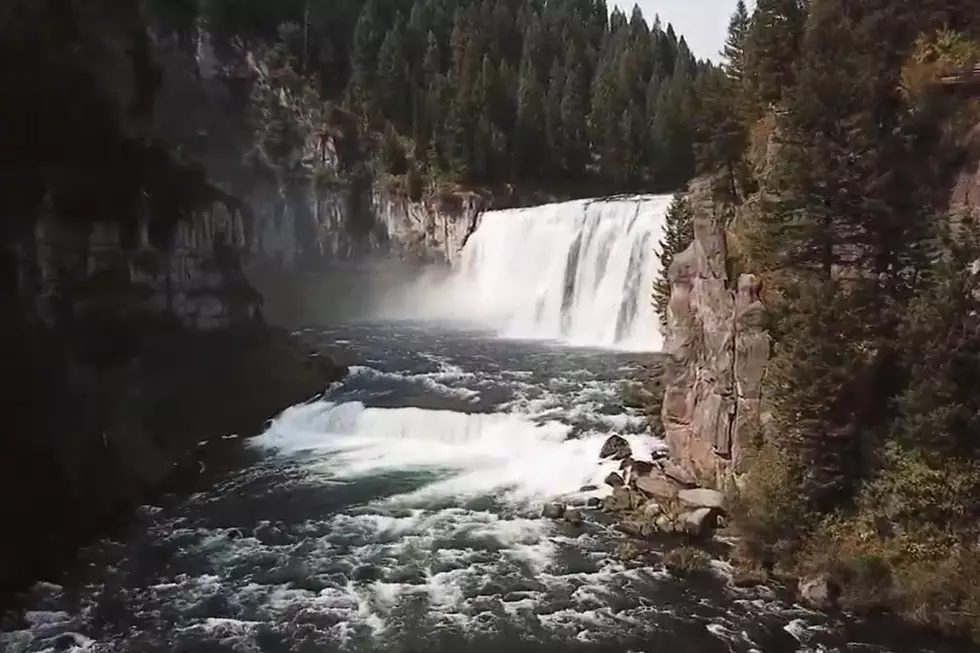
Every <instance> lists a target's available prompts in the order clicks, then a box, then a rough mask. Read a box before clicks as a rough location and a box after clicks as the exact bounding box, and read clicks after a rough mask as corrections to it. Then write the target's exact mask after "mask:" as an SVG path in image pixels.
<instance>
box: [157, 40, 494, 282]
mask: <svg viewBox="0 0 980 653" xmlns="http://www.w3.org/2000/svg"><path fill="white" fill-rule="evenodd" d="M154 54H155V57H156V59H157V60H158V61H159V62H160V64H161V71H162V72H161V91H160V93H159V94H158V96H157V99H156V106H157V111H156V115H157V116H159V119H158V120H157V121H156V123H155V126H154V131H155V133H156V134H157V135H158V136H159V137H160V138H162V139H164V140H166V141H168V142H172V143H176V144H179V145H180V147H181V148H182V150H183V151H186V152H187V153H189V154H190V155H191V156H193V158H194V159H195V160H196V161H200V162H201V163H202V164H203V165H204V167H205V169H206V170H207V172H208V176H209V178H210V179H212V180H213V181H214V182H215V183H216V184H217V185H218V186H220V187H221V188H223V189H224V190H226V191H228V192H229V193H231V194H233V195H235V196H236V197H239V198H241V199H242V200H243V201H245V202H246V204H248V205H249V207H250V209H251V211H250V220H251V224H250V229H251V231H252V232H253V233H254V234H255V236H256V237H255V239H254V240H253V241H252V243H251V251H252V253H254V254H255V255H257V256H260V257H263V258H266V259H269V260H272V261H276V262H279V263H281V264H282V266H283V267H286V268H288V269H303V270H311V269H317V268H322V267H324V266H325V265H329V264H330V263H332V262H336V261H345V260H351V259H365V258H370V257H372V256H379V255H380V256H394V257H396V258H403V259H411V260H421V261H427V262H443V263H447V262H448V263H452V262H454V261H455V259H456V257H457V256H458V254H459V252H460V250H461V249H462V245H463V243H464V242H465V240H466V238H467V236H468V234H469V233H471V232H472V231H473V230H474V229H475V227H476V221H477V220H478V218H479V215H480V214H481V213H482V211H483V209H484V208H485V207H486V205H487V202H486V201H485V200H484V199H483V198H482V197H481V196H479V195H476V194H474V193H468V192H436V191H435V190H434V189H422V192H421V193H417V195H416V196H415V197H414V198H410V197H409V193H408V191H407V189H405V188H404V186H403V185H400V184H399V183H392V179H386V178H384V175H382V174H381V173H380V172H379V170H378V169H377V168H378V166H377V154H378V151H379V149H380V147H381V144H380V143H379V137H378V136H377V135H376V134H371V133H367V132H365V131H364V130H363V126H362V125H361V124H360V122H359V121H358V120H356V119H355V118H354V117H353V116H351V115H349V114H347V113H346V112H344V111H343V110H341V109H339V108H337V107H335V106H333V105H331V104H329V103H327V104H324V103H323V101H322V100H321V99H320V98H319V97H317V96H316V93H315V92H314V91H313V90H312V88H311V87H310V85H309V82H307V81H306V80H303V79H302V78H301V77H299V76H298V75H297V74H296V73H295V72H294V71H293V70H292V68H291V66H290V64H289V63H288V62H287V61H286V59H285V56H284V54H283V52H282V51H281V49H278V48H269V47H263V46H258V45H254V46H252V47H250V48H245V47H242V46H223V47H216V46H214V45H212V39H211V37H210V35H209V34H208V33H207V32H206V31H203V30H198V32H197V33H196V35H195V38H194V39H193V42H192V43H188V42H187V41H186V40H185V39H181V38H178V37H177V36H170V35H157V36H156V37H155V39H154Z"/></svg>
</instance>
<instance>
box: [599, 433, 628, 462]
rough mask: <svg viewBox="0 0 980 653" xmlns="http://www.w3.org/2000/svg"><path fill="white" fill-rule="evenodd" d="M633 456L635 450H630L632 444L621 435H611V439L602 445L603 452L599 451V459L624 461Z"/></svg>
mask: <svg viewBox="0 0 980 653" xmlns="http://www.w3.org/2000/svg"><path fill="white" fill-rule="evenodd" d="M631 455H633V450H632V449H631V448H630V443H629V442H627V441H626V438H624V437H622V436H620V435H610V436H609V439H607V440H606V442H605V444H603V445H602V450H601V451H599V458H612V459H613V460H622V459H624V458H629V457H630V456H631Z"/></svg>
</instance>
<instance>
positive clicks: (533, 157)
mask: <svg viewBox="0 0 980 653" xmlns="http://www.w3.org/2000/svg"><path fill="white" fill-rule="evenodd" d="M196 4H197V3H188V2H187V1H186V0H169V1H168V0H151V5H152V6H153V8H154V11H153V12H152V15H153V17H154V22H155V24H156V26H157V28H158V29H160V30H162V31H172V30H175V29H178V30H180V31H182V32H187V31H188V30H191V29H192V28H193V25H194V23H195V21H196V20H198V19H200V20H201V22H202V23H203V24H205V25H206V26H207V28H208V29H209V30H210V31H211V32H212V34H214V35H215V37H216V38H217V39H218V40H219V41H225V42H229V41H233V40H234V39H241V40H243V41H244V42H245V43H246V44H248V45H249V46H250V47H254V46H256V45H258V44H262V43H264V44H265V45H267V46H277V47H281V48H283V49H284V50H285V51H286V52H287V53H288V55H289V60H290V61H291V64H290V65H291V66H292V68H293V69H294V70H296V71H298V73H299V74H300V76H301V77H304V78H306V77H309V78H311V81H315V88H317V90H318V93H319V94H320V96H321V99H329V100H334V101H341V102H343V103H344V104H345V106H346V107H347V108H349V109H350V110H352V111H353V112H354V113H356V114H357V115H358V116H359V118H360V119H361V121H362V123H363V125H365V126H368V127H369V128H370V129H371V130H374V131H379V132H380V131H383V130H384V128H385V125H386V123H391V124H392V126H393V127H394V128H395V129H396V130H397V131H398V133H399V134H403V135H406V136H408V137H410V138H411V139H412V140H413V141H414V147H411V146H410V148H409V149H414V150H415V151H417V152H420V153H422V152H427V151H429V150H430V149H431V150H432V151H431V156H426V157H421V156H420V157H419V158H420V159H422V158H426V159H428V161H429V166H430V168H432V170H431V171H432V172H433V173H436V174H438V175H439V176H442V177H446V178H449V179H455V180H458V181H462V182H468V183H473V184H486V183H494V184H496V183H501V182H514V181H521V182H523V183H535V182H536V183H539V184H549V185H555V184H561V185H572V184H578V183H582V182H588V183H589V184H590V185H599V184H601V186H602V187H603V188H605V189H608V191H609V192H615V191H630V190H646V191H649V190H657V189H662V190H673V189H676V188H679V187H681V186H682V185H683V184H685V183H686V182H687V181H688V180H689V179H690V178H691V176H692V175H693V174H694V173H695V165H696V157H695V140H696V138H700V137H701V134H702V130H700V128H699V125H701V124H702V123H703V122H704V120H706V119H707V120H712V121H713V120H714V119H715V118H714V116H708V117H702V116H701V114H700V113H699V102H698V101H697V97H696V96H697V94H698V92H699V91H698V88H699V79H700V78H701V77H702V76H703V75H709V74H717V73H718V69H717V68H715V67H714V66H713V65H711V64H709V63H706V62H698V61H697V60H696V59H695V57H694V56H693V55H692V53H691V51H690V49H689V48H688V46H687V44H686V43H685V41H684V39H683V38H679V37H678V36H677V35H676V34H675V32H674V30H673V29H672V28H671V26H669V25H667V26H662V25H660V23H659V21H658V22H656V23H655V24H654V25H653V27H652V28H651V27H650V26H648V25H647V23H646V22H645V21H644V20H643V16H642V13H641V12H640V11H639V10H638V9H637V10H635V11H634V12H633V13H632V14H631V15H630V16H629V18H627V16H626V15H625V14H623V13H622V11H620V10H619V9H614V10H613V12H612V15H610V14H609V12H608V10H607V8H606V4H605V3H604V2H598V1H593V0H588V1H586V2H581V1H580V0H559V1H556V2H548V3H538V2H532V1H531V0H438V1H437V0H370V1H368V2H362V1H361V0H286V1H285V2H278V1H274V0H208V1H207V2H203V3H199V4H200V6H199V8H198V9H197V10H194V7H195V6H196ZM282 129H283V130H285V126H283V127H282ZM705 137H707V138H711V136H710V135H706V136H705ZM279 140H281V141H286V140H288V135H287V134H280V139H279ZM726 147H727V146H726ZM723 149H724V148H723ZM728 149H730V148H728ZM726 151H727V150H726ZM725 161H727V159H726V160H725ZM725 161H721V160H719V162H718V165H719V166H723V165H727V163H726V162H725Z"/></svg>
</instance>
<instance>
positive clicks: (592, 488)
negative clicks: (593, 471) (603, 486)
mask: <svg viewBox="0 0 980 653" xmlns="http://www.w3.org/2000/svg"><path fill="white" fill-rule="evenodd" d="M598 489H599V486H598V485H583V486H582V487H580V488H579V489H578V491H579V492H595V491H596V490H598Z"/></svg>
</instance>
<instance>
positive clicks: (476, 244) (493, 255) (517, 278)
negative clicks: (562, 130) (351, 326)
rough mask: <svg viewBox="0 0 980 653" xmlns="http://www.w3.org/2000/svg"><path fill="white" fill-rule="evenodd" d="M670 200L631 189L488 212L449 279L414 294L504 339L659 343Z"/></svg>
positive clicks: (647, 347) (437, 310) (640, 346)
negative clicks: (657, 307)
mask: <svg viewBox="0 0 980 653" xmlns="http://www.w3.org/2000/svg"><path fill="white" fill-rule="evenodd" d="M670 200H671V196H670V195H633V196H624V197H615V198H609V199H589V200H576V201H572V202H562V203H557V204H545V205H543V206H537V207H533V208H525V209H510V210H504V211H489V212H487V213H485V214H484V215H483V216H482V218H481V220H480V226H479V227H478V228H477V230H476V231H475V232H474V233H473V235H472V236H471V237H470V239H469V240H468V241H467V243H466V246H465V248H464V249H463V252H462V255H461V258H460V261H459V264H458V266H457V269H456V270H455V272H454V274H453V275H452V277H451V278H450V279H449V281H448V282H444V283H439V284H436V288H435V289H431V288H428V289H427V290H426V291H425V292H424V293H423V294H424V295H425V297H424V298H422V299H421V300H419V299H417V298H416V299H415V300H414V301H417V302H418V304H419V305H420V307H421V306H424V307H425V308H423V309H421V310H423V311H424V312H428V313H429V314H430V315H432V314H436V316H438V317H444V318H445V317H449V318H453V319H458V320H464V321H470V322H478V323H482V324H485V325H489V326H491V327H492V328H493V329H494V330H496V331H497V332H498V333H499V335H501V336H504V337H510V338H528V339H545V340H559V341H563V342H567V343H570V344H573V345H581V346H595V347H615V348H617V349H625V350H633V351H652V350H658V349H660V348H661V347H662V344H663V343H662V338H661V334H660V330H659V327H658V325H657V320H656V316H655V313H654V309H653V305H652V302H651V299H650V293H651V287H652V283H653V279H654V278H655V275H656V274H657V273H658V271H659V268H660V262H659V259H658V257H657V255H656V251H655V250H656V247H657V246H658V244H659V241H660V237H661V234H662V232H663V221H664V215H665V214H666V211H667V207H668V205H669V204H670Z"/></svg>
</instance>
